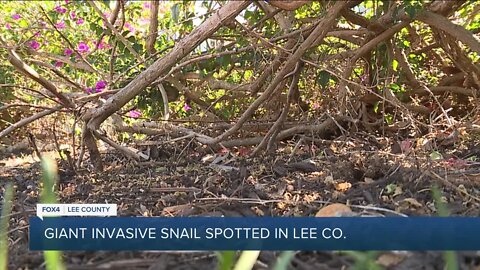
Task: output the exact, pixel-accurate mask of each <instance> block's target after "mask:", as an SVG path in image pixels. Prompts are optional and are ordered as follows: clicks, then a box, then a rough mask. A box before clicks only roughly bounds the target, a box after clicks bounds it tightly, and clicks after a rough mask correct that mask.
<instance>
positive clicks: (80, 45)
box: [78, 42, 90, 53]
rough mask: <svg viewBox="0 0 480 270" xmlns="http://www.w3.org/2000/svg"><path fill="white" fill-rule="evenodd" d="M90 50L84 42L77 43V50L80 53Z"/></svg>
mask: <svg viewBox="0 0 480 270" xmlns="http://www.w3.org/2000/svg"><path fill="white" fill-rule="evenodd" d="M89 50H90V47H88V45H87V44H86V43H85V42H80V43H78V51H79V52H80V53H86V52H88V51H89Z"/></svg>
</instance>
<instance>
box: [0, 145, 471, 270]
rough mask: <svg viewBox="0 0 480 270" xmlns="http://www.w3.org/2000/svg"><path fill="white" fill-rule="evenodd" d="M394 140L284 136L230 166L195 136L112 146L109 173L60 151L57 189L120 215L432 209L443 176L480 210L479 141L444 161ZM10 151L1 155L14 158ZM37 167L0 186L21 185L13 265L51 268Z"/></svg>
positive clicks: (137, 256) (141, 264)
mask: <svg viewBox="0 0 480 270" xmlns="http://www.w3.org/2000/svg"><path fill="white" fill-rule="evenodd" d="M358 138H362V139H358ZM391 145H392V143H391V141H389V140H387V139H376V138H374V137H368V136H363V137H362V136H356V137H355V139H353V138H342V139H341V140H338V141H321V142H317V144H316V146H311V145H303V146H301V147H299V148H297V149H295V150H294V146H295V144H293V143H291V144H290V143H288V142H285V143H284V144H283V145H281V147H280V148H279V149H280V150H279V151H277V153H276V154H275V155H273V154H271V155H263V156H262V157H261V158H249V157H246V156H243V152H245V149H242V150H235V149H234V150H232V152H230V153H228V154H226V155H227V156H226V157H224V158H221V159H220V161H219V163H218V164H219V165H222V166H224V167H219V166H211V161H202V159H205V157H206V156H207V155H208V154H210V155H212V156H213V158H215V157H218V156H219V155H220V154H218V153H213V152H209V151H208V150H206V149H204V148H201V147H200V146H195V145H194V144H186V143H185V144H184V145H179V144H177V145H167V146H161V148H162V150H163V152H164V153H165V154H164V155H160V157H159V159H157V160H154V161H149V162H145V163H141V164H134V163H133V162H130V161H128V160H126V159H123V158H120V157H119V156H120V155H118V154H117V153H114V152H106V153H104V154H103V158H104V160H105V161H106V164H107V166H106V167H107V168H106V170H105V171H104V172H102V173H96V172H94V171H93V170H90V169H89V168H90V166H89V165H87V166H86V168H85V169H82V170H80V171H77V172H73V171H72V170H70V169H68V166H66V163H65V162H62V161H61V162H60V166H59V168H60V172H59V174H60V184H59V193H58V195H59V199H60V201H61V202H63V203H105V202H108V203H115V204H117V205H118V207H119V209H118V212H119V215H121V216H140V215H143V216H222V215H223V216H313V215H315V213H316V212H317V211H318V210H319V209H320V208H321V207H323V206H324V205H326V204H328V203H331V202H340V203H345V204H348V205H350V206H351V207H352V209H353V210H354V211H356V212H359V213H362V214H366V215H384V216H391V215H396V213H402V214H406V215H412V216H432V215H436V209H435V206H434V203H433V199H432V192H431V189H432V187H433V186H438V187H439V189H440V190H441V192H442V194H443V198H442V199H443V200H444V201H445V203H446V205H447V206H448V209H449V210H450V214H451V215H453V216H480V208H479V207H478V206H479V202H480V165H479V164H478V162H470V163H468V164H465V163H459V162H455V160H465V159H466V158H467V157H471V156H472V155H477V156H479V157H480V154H479V153H480V145H479V144H475V143H474V142H470V143H465V142H463V143H462V144H461V145H456V146H451V147H444V148H441V149H438V151H439V152H440V153H441V154H442V155H443V158H444V159H443V160H437V161H432V159H431V158H430V153H431V151H423V150H421V149H417V148H415V147H413V148H412V149H411V151H410V153H409V154H392V153H391ZM182 150H183V151H182ZM168 153H173V154H171V155H169V154H168ZM6 160H7V159H6V157H4V160H3V161H2V160H0V163H1V162H3V163H5V164H7V165H8V161H6ZM452 160H453V161H452ZM86 164H88V162H86ZM232 168H234V169H233V170H229V169H232ZM40 177H41V174H40V170H39V163H38V162H31V163H25V164H23V165H20V164H17V165H14V166H5V167H4V168H2V169H0V185H1V186H0V191H1V192H2V193H1V194H3V187H4V185H5V183H6V182H13V183H14V184H15V188H16V198H15V202H14V208H13V212H12V215H11V216H10V232H9V240H10V245H11V247H10V262H9V264H10V268H9V269H43V268H44V265H43V264H42V263H43V257H42V253H40V252H31V251H29V250H28V217H29V216H31V215H34V212H35V204H36V203H37V202H38V196H39V188H40V182H39V181H40ZM2 198H3V197H2ZM373 207H378V208H379V209H377V210H375V209H373ZM388 210H390V211H388ZM277 255H278V253H277V252H262V253H261V255H260V259H259V262H258V263H257V265H256V269H268V268H269V267H271V266H272V265H273V263H274V262H275V259H276V256H277ZM64 258H65V262H66V264H67V266H68V269H214V268H215V265H216V257H215V254H214V253H211V252H65V253H64ZM375 258H376V261H377V262H378V263H379V264H380V265H383V266H384V268H385V269H443V268H444V265H443V261H442V260H443V259H442V253H440V252H397V253H395V252H381V253H378V254H377V255H375ZM458 258H459V262H460V264H461V269H472V270H478V269H480V253H478V252H462V253H458ZM353 265H354V261H353V260H352V257H351V256H348V254H345V253H344V252H298V253H297V254H296V256H295V257H294V259H293V261H292V266H291V269H353ZM357 269H367V268H357Z"/></svg>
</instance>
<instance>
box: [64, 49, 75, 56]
mask: <svg viewBox="0 0 480 270" xmlns="http://www.w3.org/2000/svg"><path fill="white" fill-rule="evenodd" d="M63 53H64V54H65V55H66V56H70V55H72V53H73V50H72V49H70V48H66V49H65V51H63Z"/></svg>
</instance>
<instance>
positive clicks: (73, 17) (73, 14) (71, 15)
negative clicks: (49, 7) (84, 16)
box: [70, 11, 77, 19]
mask: <svg viewBox="0 0 480 270" xmlns="http://www.w3.org/2000/svg"><path fill="white" fill-rule="evenodd" d="M76 17H77V15H76V14H75V11H72V12H70V18H72V19H75V18H76Z"/></svg>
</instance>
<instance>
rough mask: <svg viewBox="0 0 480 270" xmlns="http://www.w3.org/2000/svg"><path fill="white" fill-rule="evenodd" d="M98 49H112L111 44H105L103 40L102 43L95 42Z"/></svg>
mask: <svg viewBox="0 0 480 270" xmlns="http://www.w3.org/2000/svg"><path fill="white" fill-rule="evenodd" d="M93 43H94V44H95V45H96V46H97V48H98V49H100V50H102V49H110V44H107V43H105V42H103V39H102V40H100V43H97V42H96V41H94V42H93Z"/></svg>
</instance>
